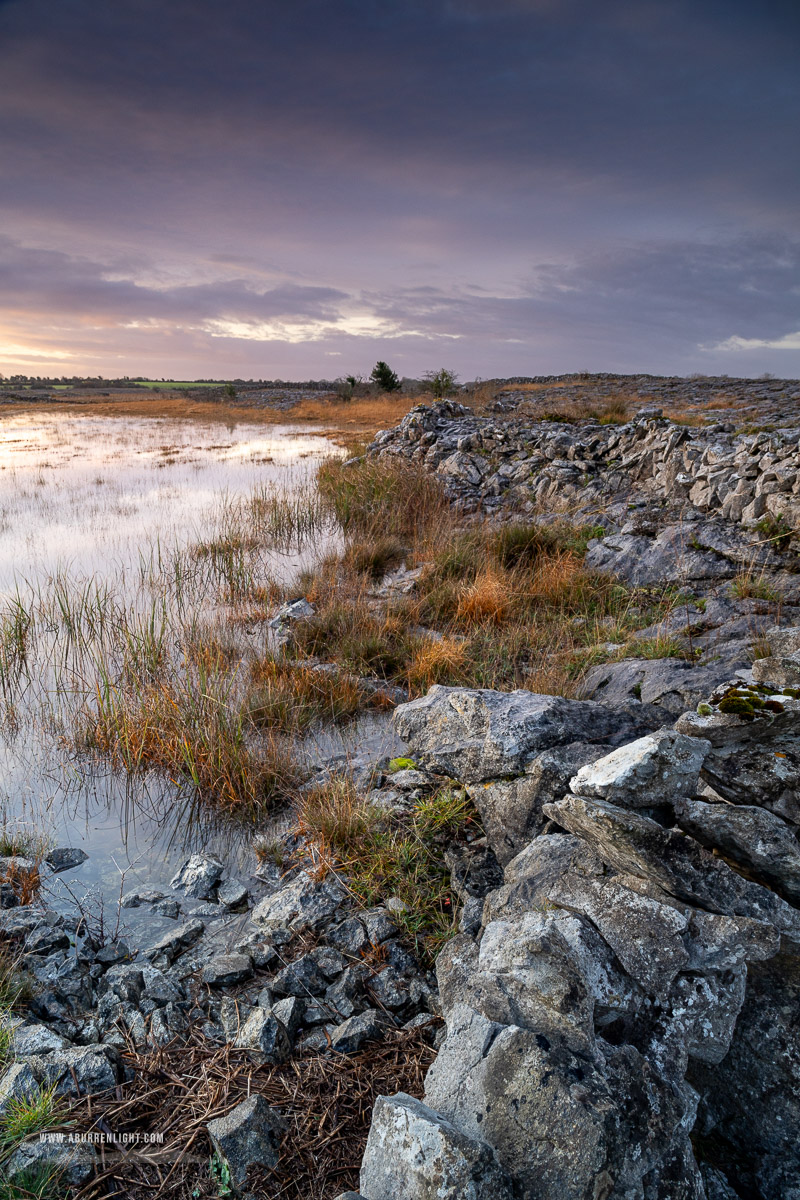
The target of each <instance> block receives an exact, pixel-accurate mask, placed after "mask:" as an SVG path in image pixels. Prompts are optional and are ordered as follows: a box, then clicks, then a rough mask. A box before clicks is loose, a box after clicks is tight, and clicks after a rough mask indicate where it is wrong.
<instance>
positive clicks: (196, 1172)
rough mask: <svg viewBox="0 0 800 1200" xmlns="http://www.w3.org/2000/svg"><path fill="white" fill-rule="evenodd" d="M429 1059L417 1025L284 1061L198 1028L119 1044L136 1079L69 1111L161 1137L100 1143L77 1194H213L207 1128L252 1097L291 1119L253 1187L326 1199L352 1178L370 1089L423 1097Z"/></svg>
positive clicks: (83, 1120) (103, 1125)
mask: <svg viewBox="0 0 800 1200" xmlns="http://www.w3.org/2000/svg"><path fill="white" fill-rule="evenodd" d="M432 1020H434V1018H432ZM434 1057H435V1051H434V1050H432V1049H431V1047H430V1046H428V1044H427V1043H426V1041H425V1037H424V1034H423V1033H421V1032H420V1031H414V1032H411V1033H406V1032H403V1031H397V1032H389V1033H387V1035H386V1036H385V1038H384V1040H383V1041H381V1042H380V1043H374V1044H372V1045H370V1046H368V1047H367V1048H366V1049H365V1050H363V1051H362V1052H361V1053H359V1054H353V1055H346V1054H336V1055H332V1056H330V1057H328V1056H325V1055H320V1054H313V1055H309V1056H308V1057H304V1058H299V1059H297V1058H293V1059H291V1060H290V1061H289V1062H288V1063H285V1064H283V1065H281V1066H272V1065H268V1064H267V1065H262V1064H259V1063H258V1062H257V1061H256V1060H255V1059H254V1057H253V1056H251V1055H250V1054H248V1052H247V1051H246V1050H236V1049H234V1048H233V1047H232V1046H231V1045H224V1046H220V1045H218V1044H217V1043H214V1042H210V1041H208V1040H206V1039H205V1038H204V1037H203V1036H202V1034H201V1033H199V1032H198V1031H195V1032H193V1033H192V1035H191V1036H190V1038H189V1041H188V1043H185V1042H182V1041H179V1040H175V1041H173V1042H171V1043H170V1044H169V1045H168V1046H164V1047H163V1048H161V1049H159V1050H155V1051H150V1052H146V1053H142V1052H138V1051H136V1050H135V1049H134V1048H133V1047H132V1046H131V1047H129V1048H128V1050H127V1052H126V1053H125V1054H124V1059H125V1063H126V1065H127V1066H128V1067H129V1068H130V1069H131V1076H132V1077H131V1079H130V1080H129V1081H128V1082H126V1083H124V1084H122V1085H121V1086H120V1087H119V1088H118V1089H117V1090H116V1092H114V1093H110V1094H105V1095H102V1096H99V1097H98V1096H95V1097H92V1098H91V1099H84V1100H80V1101H77V1102H75V1103H73V1105H72V1106H71V1111H70V1117H71V1119H72V1120H73V1121H74V1122H76V1123H77V1125H78V1127H79V1128H80V1130H81V1132H82V1133H83V1132H88V1131H90V1130H103V1131H105V1132H108V1131H109V1130H111V1131H113V1135H116V1136H117V1137H119V1136H120V1135H121V1134H124V1133H128V1134H135V1133H139V1134H141V1135H143V1137H144V1135H147V1134H157V1135H160V1136H161V1137H162V1138H163V1141H162V1142H161V1143H159V1144H154V1145H148V1144H147V1143H146V1142H144V1141H142V1142H141V1143H140V1144H138V1145H136V1144H133V1145H131V1143H130V1142H129V1143H128V1144H127V1146H126V1145H123V1143H122V1142H121V1141H120V1142H119V1143H118V1146H117V1148H116V1149H114V1150H111V1151H109V1149H108V1147H107V1145H103V1146H102V1147H101V1151H100V1153H101V1163H100V1169H99V1171H98V1174H97V1176H96V1178H95V1179H94V1180H93V1181H92V1182H91V1183H89V1184H88V1185H87V1186H86V1187H84V1188H82V1189H81V1190H80V1191H75V1190H73V1193H72V1195H73V1200H89V1198H90V1197H91V1198H92V1200H93V1198H95V1197H100V1196H109V1195H115V1196H125V1197H126V1198H130V1200H152V1198H153V1197H155V1196H158V1197H165V1198H169V1200H190V1198H194V1200H216V1198H218V1197H219V1196H220V1195H221V1194H222V1193H221V1191H220V1185H219V1181H218V1180H215V1179H213V1178H212V1175H211V1172H210V1170H209V1163H210V1156H211V1150H212V1147H211V1143H210V1139H209V1136H208V1133H207V1132H206V1126H207V1124H208V1122H209V1121H211V1120H214V1119H215V1118H218V1117H222V1116H224V1115H225V1114H226V1113H228V1112H230V1111H231V1109H232V1108H234V1107H235V1106H236V1105H237V1104H239V1103H241V1101H243V1100H245V1099H247V1098H248V1097H249V1096H253V1095H260V1096H263V1097H264V1099H265V1100H266V1101H267V1103H268V1104H270V1105H271V1106H272V1107H274V1108H276V1109H278V1110H279V1111H280V1113H281V1115H282V1116H283V1118H284V1120H285V1126H286V1128H285V1133H284V1135H283V1139H282V1142H281V1148H280V1161H279V1164H278V1166H277V1168H275V1169H274V1170H270V1171H266V1170H260V1171H257V1172H253V1173H252V1174H251V1183H252V1190H253V1191H254V1192H255V1193H256V1194H257V1195H259V1196H261V1197H263V1198H264V1200H330V1198H331V1197H332V1196H334V1195H337V1194H338V1193H339V1192H341V1191H346V1190H347V1189H348V1188H355V1187H358V1168H359V1164H360V1161H361V1157H362V1155H363V1153H364V1147H365V1144H366V1140H367V1134H368V1133H369V1125H370V1120H371V1116H372V1108H373V1105H374V1103H375V1100H376V1098H377V1097H378V1096H379V1095H391V1094H392V1093H393V1092H396V1091H398V1090H401V1091H405V1092H407V1093H409V1094H410V1095H412V1096H421V1095H422V1092H423V1084H424V1078H425V1074H426V1072H427V1069H428V1067H429V1066H430V1064H431V1063H432V1062H433V1059H434Z"/></svg>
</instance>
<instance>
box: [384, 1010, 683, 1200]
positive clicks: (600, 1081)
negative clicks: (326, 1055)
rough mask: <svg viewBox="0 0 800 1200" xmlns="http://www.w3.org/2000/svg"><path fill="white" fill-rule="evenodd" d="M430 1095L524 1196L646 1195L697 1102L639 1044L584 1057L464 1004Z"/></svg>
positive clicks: (436, 1066) (454, 1017)
mask: <svg viewBox="0 0 800 1200" xmlns="http://www.w3.org/2000/svg"><path fill="white" fill-rule="evenodd" d="M425 1101H426V1103H428V1104H430V1105H431V1106H432V1107H434V1108H435V1109H436V1110H437V1111H438V1112H440V1113H442V1114H443V1115H444V1116H446V1117H448V1118H449V1119H450V1120H451V1121H452V1123H453V1125H455V1127H456V1128H457V1129H458V1130H460V1132H462V1133H464V1134H466V1135H468V1136H470V1137H473V1138H480V1139H481V1140H485V1141H486V1142H488V1143H489V1145H491V1146H492V1147H493V1148H494V1151H495V1154H496V1156H497V1159H498V1161H499V1162H500V1164H501V1166H503V1167H504V1168H505V1170H506V1171H507V1172H508V1174H509V1176H510V1177H511V1179H512V1180H513V1184H514V1194H515V1196H517V1197H519V1198H520V1200H585V1197H587V1196H592V1195H602V1194H603V1191H602V1190H600V1189H599V1187H598V1185H600V1187H602V1188H605V1189H607V1190H606V1191H605V1194H606V1195H612V1194H614V1193H616V1194H617V1195H619V1196H621V1197H622V1196H627V1195H631V1196H634V1195H637V1194H638V1195H640V1196H641V1195H642V1190H641V1189H642V1181H643V1179H644V1178H645V1177H646V1176H647V1175H651V1176H652V1175H653V1174H654V1173H657V1172H658V1170H659V1167H660V1165H661V1163H662V1162H663V1161H664V1160H665V1158H667V1156H669V1155H670V1154H671V1153H672V1152H673V1151H674V1147H675V1144H676V1142H677V1143H680V1142H681V1141H684V1140H685V1137H686V1135H685V1133H684V1125H685V1123H686V1122H687V1121H689V1123H690V1118H691V1115H693V1102H692V1098H691V1097H690V1096H689V1095H688V1094H684V1093H683V1092H682V1091H681V1090H680V1089H678V1088H676V1087H675V1086H674V1084H671V1083H669V1082H668V1081H667V1080H665V1079H664V1078H663V1077H662V1076H661V1075H660V1074H659V1073H658V1071H657V1070H656V1069H654V1068H653V1067H652V1066H651V1064H650V1063H649V1062H648V1060H647V1059H646V1058H644V1057H643V1056H642V1055H641V1054H639V1053H638V1052H637V1051H636V1050H634V1048H633V1047H632V1046H627V1045H626V1046H620V1047H616V1046H609V1045H606V1046H604V1048H603V1052H602V1054H600V1053H598V1054H597V1055H596V1056H595V1055H591V1054H587V1053H586V1052H585V1051H583V1052H580V1053H576V1052H575V1051H573V1050H572V1049H570V1048H569V1046H567V1045H566V1044H565V1043H564V1042H563V1041H561V1040H560V1039H554V1038H552V1037H549V1036H546V1035H543V1034H541V1033H537V1032H535V1031H534V1030H529V1029H520V1028H519V1027H517V1026H513V1025H512V1026H505V1027H504V1026H502V1025H499V1024H498V1023H496V1022H494V1021H490V1020H488V1019H487V1018H485V1017H483V1016H481V1015H479V1014H478V1013H476V1012H475V1011H474V1010H472V1009H470V1008H468V1007H466V1006H464V1005H457V1006H456V1007H455V1008H454V1009H453V1010H452V1011H451V1013H450V1014H449V1015H448V1019H447V1038H446V1040H445V1042H444V1043H443V1045H442V1047H441V1049H440V1050H439V1054H438V1057H437V1058H436V1061H435V1062H434V1063H433V1066H432V1067H431V1069H430V1071H429V1072H428V1076H427V1080H426V1085H425ZM361 1186H362V1188H363V1187H364V1181H363V1180H362V1183H361ZM612 1188H613V1192H612ZM637 1189H638V1190H637Z"/></svg>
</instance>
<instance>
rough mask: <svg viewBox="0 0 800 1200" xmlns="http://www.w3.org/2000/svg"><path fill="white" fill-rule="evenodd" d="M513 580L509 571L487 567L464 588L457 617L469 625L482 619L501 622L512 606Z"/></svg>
mask: <svg viewBox="0 0 800 1200" xmlns="http://www.w3.org/2000/svg"><path fill="white" fill-rule="evenodd" d="M511 586H512V581H511V579H510V577H509V573H508V572H505V571H500V570H499V569H497V568H495V567H487V568H486V569H485V570H483V571H481V573H480V574H479V575H478V576H476V578H475V580H474V582H473V583H470V584H467V585H466V587H465V588H464V589H463V591H462V593H461V596H460V598H459V601H458V608H457V609H456V619H457V620H459V621H463V622H465V624H467V625H471V624H475V623H478V622H481V621H494V622H496V623H497V624H499V623H500V622H501V621H502V620H504V618H505V617H506V616H507V615H508V612H509V609H510V607H511V595H510V592H511Z"/></svg>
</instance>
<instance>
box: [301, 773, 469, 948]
mask: <svg viewBox="0 0 800 1200" xmlns="http://www.w3.org/2000/svg"><path fill="white" fill-rule="evenodd" d="M298 819H299V825H300V829H301V830H302V832H303V833H304V834H306V835H307V836H309V837H312V838H313V839H314V840H315V841H316V843H317V844H318V846H319V847H320V849H321V853H322V854H323V856H326V857H327V858H328V859H329V861H331V862H332V863H333V864H335V865H337V866H338V867H339V868H340V869H341V870H342V871H343V872H344V873H345V875H346V877H347V880H348V884H349V887H350V889H351V891H352V892H353V893H354V895H355V896H356V897H357V898H358V899H359V900H361V902H362V903H363V904H364V905H365V906H367V907H371V906H372V905H375V904H380V903H381V902H382V901H384V900H387V899H388V898H389V897H390V896H394V897H398V898H399V899H400V900H402V901H403V904H404V906H405V907H404V908H403V910H402V911H401V912H399V913H395V914H393V919H394V920H395V921H396V922H397V923H398V925H399V926H400V928H401V930H402V932H403V933H404V934H405V936H406V938H407V939H408V940H409V942H410V943H412V944H413V946H414V949H415V952H416V953H417V955H418V956H419V957H420V958H421V959H422V961H424V962H426V963H431V962H432V961H433V959H434V957H435V955H436V954H437V953H438V951H439V949H440V948H441V946H442V945H443V944H444V942H445V941H447V939H448V938H450V937H452V935H453V934H454V933H455V931H456V914H455V908H456V905H455V904H454V902H453V896H452V894H451V890H450V871H449V868H448V866H447V864H446V862H445V860H444V851H445V849H446V847H448V846H452V844H453V841H454V840H455V841H457V840H460V839H463V838H464V837H465V835H466V834H467V833H469V834H471V835H476V836H479V835H480V834H481V833H482V829H481V826H480V822H479V819H478V816H477V813H476V811H475V809H474V807H473V805H472V803H471V801H470V800H469V799H468V798H467V795H466V792H464V791H463V790H462V789H453V788H444V789H442V790H441V791H439V792H437V793H435V794H434V795H433V796H431V797H429V798H428V799H425V800H422V801H420V802H419V803H418V804H417V805H416V807H415V808H414V809H413V811H412V812H411V813H408V814H405V813H386V812H384V811H383V810H381V809H379V808H377V807H375V806H374V805H371V804H369V803H368V802H367V801H365V800H364V799H363V798H361V797H360V796H359V795H358V793H357V791H356V789H355V787H354V785H353V784H352V782H351V781H349V780H342V779H336V780H333V781H331V782H330V783H328V784H325V785H323V786H322V787H320V788H315V789H314V790H313V791H311V792H309V793H308V794H307V795H306V796H304V797H303V798H302V800H301V801H300V805H299V809H298Z"/></svg>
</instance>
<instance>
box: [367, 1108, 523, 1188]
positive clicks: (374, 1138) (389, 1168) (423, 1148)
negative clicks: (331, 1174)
mask: <svg viewBox="0 0 800 1200" xmlns="http://www.w3.org/2000/svg"><path fill="white" fill-rule="evenodd" d="M359 1187H360V1188H361V1191H362V1193H363V1194H364V1195H365V1196H368V1197H369V1200H400V1198H401V1197H402V1200H511V1197H512V1194H513V1193H512V1190H511V1187H510V1184H509V1181H508V1179H507V1177H506V1176H505V1174H504V1172H503V1171H502V1169H501V1167H500V1166H499V1164H498V1163H497V1160H496V1158H495V1156H494V1154H493V1153H492V1150H491V1149H490V1147H489V1146H487V1145H486V1144H485V1142H483V1141H481V1140H480V1139H479V1138H478V1137H474V1136H472V1137H471V1136H469V1135H468V1134H464V1133H462V1132H460V1131H459V1130H458V1129H457V1128H456V1127H455V1126H454V1125H452V1124H451V1123H450V1122H449V1121H448V1120H447V1119H446V1118H445V1117H443V1116H441V1115H440V1114H439V1113H437V1112H434V1111H433V1110H432V1109H430V1108H428V1106H427V1105H426V1104H422V1103H421V1102H420V1101H419V1100H414V1099H413V1098H412V1097H411V1096H408V1095H406V1094H405V1093H404V1092H399V1093H398V1094H397V1095H396V1096H391V1097H388V1096H379V1097H378V1099H377V1100H376V1102H375V1107H374V1109H373V1114H372V1125H371V1127H370V1131H369V1138H368V1140H367V1148H366V1150H365V1151H364V1160H363V1163H362V1167H361V1177H360V1181H359Z"/></svg>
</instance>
